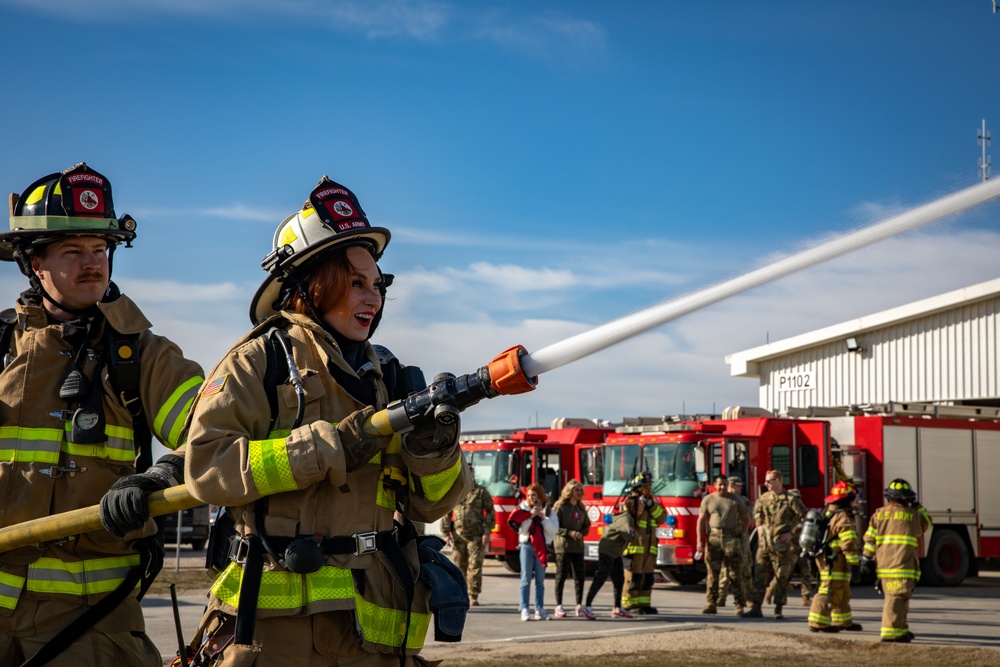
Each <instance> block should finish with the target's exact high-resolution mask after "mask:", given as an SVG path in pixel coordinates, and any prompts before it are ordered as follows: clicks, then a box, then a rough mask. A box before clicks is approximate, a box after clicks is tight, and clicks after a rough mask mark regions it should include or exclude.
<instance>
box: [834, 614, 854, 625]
mask: <svg viewBox="0 0 1000 667" xmlns="http://www.w3.org/2000/svg"><path fill="white" fill-rule="evenodd" d="M830 617H831V618H832V619H833V622H834V623H836V624H837V625H850V624H851V622H852V621H854V616H853V615H852V614H851V612H849V611H848V612H844V613H837V612H833V614H831V615H830Z"/></svg>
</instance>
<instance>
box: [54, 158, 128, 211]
mask: <svg viewBox="0 0 1000 667" xmlns="http://www.w3.org/2000/svg"><path fill="white" fill-rule="evenodd" d="M59 186H60V189H61V190H62V206H63V209H64V210H65V211H66V215H68V216H71V217H78V218H114V217H115V207H114V204H113V202H112V199H111V184H110V183H108V179H106V178H104V176H102V175H101V174H99V173H97V172H96V171H94V170H93V169H90V168H89V167H87V165H78V166H77V167H74V168H73V169H70V170H69V171H67V172H66V173H64V174H63V175H62V178H61V179H59Z"/></svg>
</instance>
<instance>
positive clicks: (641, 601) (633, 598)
mask: <svg viewBox="0 0 1000 667" xmlns="http://www.w3.org/2000/svg"><path fill="white" fill-rule="evenodd" d="M631 560H632V562H631V563H630V564H629V567H628V568H627V569H626V570H625V595H624V597H622V606H623V607H624V608H625V609H629V610H631V609H641V608H643V607H649V606H652V599H653V570H654V569H655V568H656V555H655V554H636V555H635V556H632V558H631Z"/></svg>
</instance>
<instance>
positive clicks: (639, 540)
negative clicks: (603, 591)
mask: <svg viewBox="0 0 1000 667" xmlns="http://www.w3.org/2000/svg"><path fill="white" fill-rule="evenodd" d="M624 504H625V511H627V512H628V513H629V514H631V515H632V516H633V517H635V537H634V538H632V542H631V543H630V544H629V545H628V547H626V548H625V556H624V559H625V595H624V597H623V598H622V608H623V609H625V611H627V612H631V613H635V614H642V615H645V614H656V613H658V612H657V609H656V607H653V606H651V602H652V594H653V572H654V571H655V570H656V552H657V545H658V541H657V539H656V527H657V526H659V525H661V524H663V523H664V522H666V520H667V511H666V510H665V509H663V506H662V505H660V503H658V502H656V498H654V497H653V476H652V475H650V474H649V472H648V471H645V470H644V471H643V472H641V473H640V474H638V475H636V476H635V477H633V478H632V480H631V482H630V483H629V496H628V498H626V499H625V503H624Z"/></svg>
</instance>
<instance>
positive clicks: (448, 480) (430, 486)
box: [410, 456, 462, 502]
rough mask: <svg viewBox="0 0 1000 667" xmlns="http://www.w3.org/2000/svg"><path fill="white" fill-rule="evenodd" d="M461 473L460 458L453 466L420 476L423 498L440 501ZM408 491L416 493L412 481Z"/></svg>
mask: <svg viewBox="0 0 1000 667" xmlns="http://www.w3.org/2000/svg"><path fill="white" fill-rule="evenodd" d="M461 472H462V457H461V456H459V457H458V459H456V460H455V464H454V465H452V466H451V467H449V468H447V469H445V470H442V471H441V472H439V473H434V474H433V475H426V476H424V475H421V476H420V483H421V486H422V488H423V491H424V498H426V499H427V500H430V501H431V502H434V501H437V500H441V499H442V498H444V496H445V494H447V493H448V491H449V489H451V487H452V486H454V485H455V480H457V479H458V476H459V475H460V474H461ZM410 490H412V491H414V492H416V487H415V486H414V484H413V480H412V479H411V480H410Z"/></svg>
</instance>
